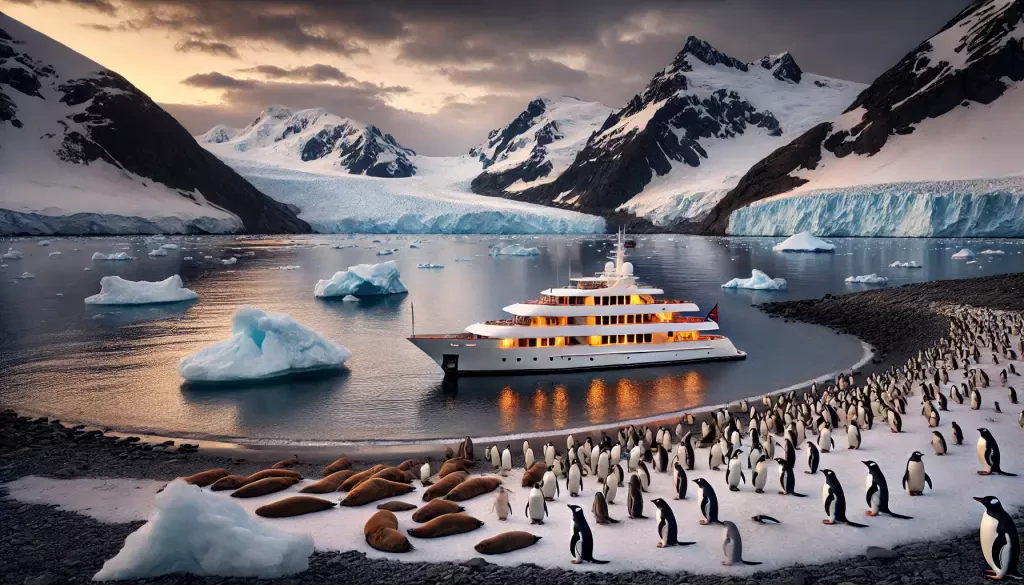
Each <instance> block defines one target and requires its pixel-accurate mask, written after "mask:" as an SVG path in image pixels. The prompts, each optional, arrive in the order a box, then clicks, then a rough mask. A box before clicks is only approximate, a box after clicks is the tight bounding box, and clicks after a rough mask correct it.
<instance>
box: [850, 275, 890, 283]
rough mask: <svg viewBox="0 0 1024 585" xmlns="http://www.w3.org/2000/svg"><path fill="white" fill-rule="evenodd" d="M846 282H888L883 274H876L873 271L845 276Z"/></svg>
mask: <svg viewBox="0 0 1024 585" xmlns="http://www.w3.org/2000/svg"><path fill="white" fill-rule="evenodd" d="M846 283H847V284H888V283H889V279H888V278H886V277H884V276H878V275H877V274H875V273H874V272H872V273H871V274H865V275H863V276H847V277H846Z"/></svg>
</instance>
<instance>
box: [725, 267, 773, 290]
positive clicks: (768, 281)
mask: <svg viewBox="0 0 1024 585" xmlns="http://www.w3.org/2000/svg"><path fill="white" fill-rule="evenodd" d="M787 287H788V285H787V284H786V279H784V278H771V277H770V276H768V275H767V274H765V273H764V272H761V271H760V270H758V269H756V268H755V269H753V270H751V271H750V278H734V279H732V280H730V281H729V282H727V283H725V284H723V285H722V288H749V289H753V290H786V288H787Z"/></svg>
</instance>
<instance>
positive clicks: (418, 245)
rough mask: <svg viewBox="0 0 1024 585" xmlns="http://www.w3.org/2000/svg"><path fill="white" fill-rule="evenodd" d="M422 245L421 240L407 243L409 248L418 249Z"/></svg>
mask: <svg viewBox="0 0 1024 585" xmlns="http://www.w3.org/2000/svg"><path fill="white" fill-rule="evenodd" d="M422 245H423V241H422V240H413V241H411V242H409V247H410V248H419V247H421V246H422Z"/></svg>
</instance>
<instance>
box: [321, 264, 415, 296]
mask: <svg viewBox="0 0 1024 585" xmlns="http://www.w3.org/2000/svg"><path fill="white" fill-rule="evenodd" d="M407 292H409V289H407V288H405V283H403V282H402V279H401V274H400V273H399V272H398V265H396V264H395V262H394V261H393V260H391V261H388V262H382V263H380V264H357V265H355V266H349V268H348V270H345V271H338V272H335V273H334V276H332V277H331V278H330V279H329V280H320V281H318V282H317V283H316V288H314V289H313V296H314V297H317V298H327V297H344V296H346V295H353V296H357V297H366V296H374V295H393V294H401V293H407Z"/></svg>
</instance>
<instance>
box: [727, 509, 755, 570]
mask: <svg viewBox="0 0 1024 585" xmlns="http://www.w3.org/2000/svg"><path fill="white" fill-rule="evenodd" d="M755 518H757V516H755ZM722 524H723V525H724V526H725V528H724V529H723V531H722V552H723V553H725V560H724V561H722V564H723V565H725V566H727V567H728V566H731V565H737V564H744V565H760V564H761V562H760V561H745V560H743V539H742V538H740V529H739V528H737V527H736V525H735V524H733V523H732V522H729V521H728V520H726V521H725V522H722Z"/></svg>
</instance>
